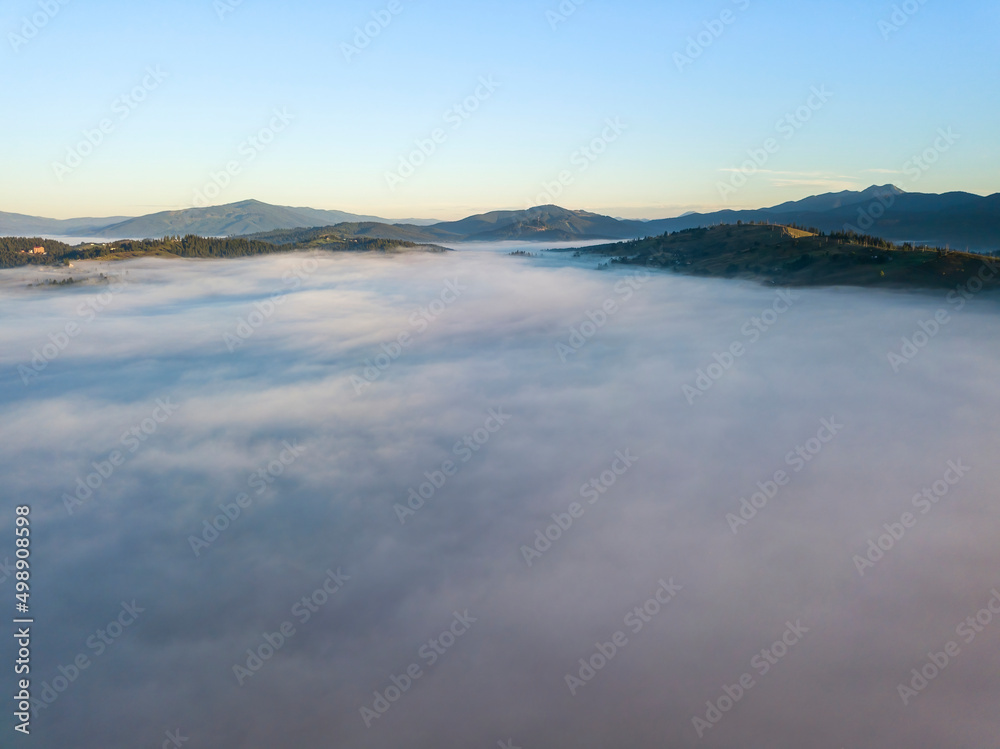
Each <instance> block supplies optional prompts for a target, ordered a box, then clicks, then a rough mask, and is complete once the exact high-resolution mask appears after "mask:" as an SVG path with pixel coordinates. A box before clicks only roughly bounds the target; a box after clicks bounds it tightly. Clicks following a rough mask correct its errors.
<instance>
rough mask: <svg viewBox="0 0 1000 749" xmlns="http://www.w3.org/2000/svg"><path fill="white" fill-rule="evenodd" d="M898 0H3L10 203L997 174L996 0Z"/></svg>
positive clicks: (5, 169) (976, 186) (130, 206)
mask: <svg viewBox="0 0 1000 749" xmlns="http://www.w3.org/2000/svg"><path fill="white" fill-rule="evenodd" d="M906 7H907V9H908V11H912V13H911V12H907V11H905V10H903V9H902V8H900V7H899V6H897V5H896V4H894V3H892V2H872V1H871V0H835V1H833V2H827V3H821V4H810V5H809V6H808V7H805V6H803V4H802V3H801V2H792V1H791V0H773V1H772V2H763V0H725V1H723V0H713V1H712V2H708V3H661V2H614V3H612V2H609V1H602V0H586V1H585V2H582V3H578V4H577V3H574V2H573V1H572V0H565V2H563V3H562V4H560V3H558V2H556V0H551V2H536V1H529V0H505V1H504V2H499V1H496V0H487V1H486V2H477V3H459V2H451V1H442V2H421V1H419V0H418V1H411V0H392V1H391V2H383V0H375V1H371V0H366V1H365V2H358V3H346V4H345V3H316V2H301V1H299V0H291V1H290V2H286V3H280V4H278V3H265V2H263V1H262V0H242V2H239V1H238V0H217V1H216V2H213V0H170V1H169V2H167V1H166V0H152V1H151V2H144V3H134V2H124V1H123V0H122V1H111V0H94V1H93V2H88V3H83V2H77V1H67V0H64V1H63V2H61V3H60V2H59V1H58V0H36V1H35V2H32V1H30V0H14V1H13V2H10V3H5V4H4V8H3V10H2V11H0V34H2V38H0V91H2V96H3V108H4V111H5V114H6V116H4V117H3V118H2V122H0V136H2V137H0V167H2V174H3V178H2V180H0V210H3V211H7V212H13V213H23V214H29V215H41V216H46V217H53V218H70V217H78V216H112V215H125V216H132V215H141V214H145V213H151V212H155V211H159V210H168V209H178V208H186V207H191V206H193V205H197V204H205V203H208V204H222V203H230V202H236V201H238V200H243V199H248V198H256V199H259V200H263V201H265V202H269V203H274V204H279V205H294V206H310V207H315V208H326V209H339V210H345V211H351V212H355V213H365V214H374V215H380V216H385V217H388V218H406V217H419V218H440V219H453V218H459V217H461V216H464V215H468V214H471V213H476V212H480V211H484V210H492V209H499V208H524V207H527V206H529V205H535V204H539V203H556V204H559V205H563V206H565V207H569V208H580V209H587V210H592V211H595V212H600V213H606V214H610V215H616V216H626V217H635V218H641V217H646V218H658V217H665V216H671V215H678V214H679V213H682V212H684V211H686V210H706V209H716V208H723V207H731V208H744V207H760V206H764V205H773V204H776V203H780V202H783V201H785V200H790V199H797V198H801V197H805V196H807V195H810V194H816V193H821V192H828V191H834V190H841V189H849V188H864V187H867V186H869V185H871V184H885V183H888V182H893V183H895V184H897V185H899V186H900V187H901V188H903V189H905V190H909V191H922V192H944V191H950V190H966V191H970V192H974V193H977V194H991V193H993V192H996V191H997V190H998V189H1000V185H998V183H1000V178H998V177H997V175H998V174H1000V146H998V144H997V139H996V137H995V134H996V132H997V131H998V125H1000V122H998V119H1000V105H998V104H997V101H996V97H995V96H993V95H992V94H991V92H992V91H993V90H994V88H995V71H996V70H997V67H998V63H1000V51H998V49H997V46H996V44H995V34H994V33H993V29H995V28H997V24H998V23H1000V9H998V7H997V5H996V3H992V2H987V1H986V0H955V1H953V2H949V3H945V2H940V1H939V0H927V1H926V2H918V1H917V0H912V1H911V3H910V4H908V5H906ZM894 9H895V10H894ZM894 13H895V16H894ZM366 29H367V30H366ZM149 71H152V73H150V72H149ZM814 91H820V92H822V96H817V95H816V94H815V93H814ZM810 105H811V106H810ZM275 112H278V113H280V115H281V116H278V115H276V114H275ZM796 112H798V113H799V114H796ZM789 115H791V117H792V120H791V122H792V123H794V126H789V124H788V123H789V120H787V119H785V118H786V117H788V116H789ZM782 120H784V121H785V123H786V124H785V125H783V126H782V125H779V123H780V122H781V121H782ZM609 122H610V123H613V125H612V126H609V124H608V123H609ZM102 124H103V129H102ZM102 130H103V131H102ZM941 131H944V132H946V133H950V134H952V135H951V137H949V138H948V139H947V144H946V146H945V147H944V148H942V147H941V144H942V143H944V141H942V140H941V136H940V135H939V133H940V132H941ZM251 139H253V140H251ZM769 139H774V142H773V143H772V146H773V147H772V148H771V149H770V150H762V149H765V148H766V144H767V143H768V142H769ZM421 149H422V150H421ZM928 149H930V150H931V155H932V156H933V158H934V161H933V164H927V167H928V168H926V169H917V170H914V169H912V159H913V158H914V157H915V156H919V155H920V154H923V153H924V152H925V151H928ZM754 153H756V154H758V155H759V154H761V153H763V154H764V155H765V158H763V159H760V158H758V159H757V163H752V162H751V164H752V169H749V168H744V164H745V162H747V159H748V158H750V155H753V154H754ZM748 154H749V155H748ZM908 166H909V167H910V168H908ZM741 168H742V169H744V171H745V172H747V173H746V174H741V175H739V176H737V177H736V179H737V180H738V181H739V182H740V184H739V186H738V189H735V190H727V189H725V188H724V187H720V184H722V185H725V184H728V185H732V184H733V183H732V181H731V180H732V179H733V177H734V175H736V172H734V171H733V170H734V169H741ZM744 178H745V179H744Z"/></svg>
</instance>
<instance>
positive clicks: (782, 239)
mask: <svg viewBox="0 0 1000 749" xmlns="http://www.w3.org/2000/svg"><path fill="white" fill-rule="evenodd" d="M575 252H577V253H578V254H579V255H580V256H584V255H596V256H603V257H610V258H611V260H609V262H615V263H624V264H632V265H645V266H649V267H658V268H665V269H669V270H672V271H675V272H678V273H684V274H687V275H697V276H717V277H721V278H743V279H748V280H753V281H758V282H760V283H765V284H768V285H781V286H838V285H839V286H887V287H900V288H955V287H956V285H960V284H965V283H967V282H969V281H970V280H971V279H974V278H978V279H980V280H981V281H982V283H979V282H978V281H977V282H975V283H976V285H977V286H979V288H982V287H983V286H988V287H998V286H1000V259H997V258H991V257H988V256H985V255H977V254H973V253H968V252H955V251H952V250H947V249H941V248H936V247H924V246H914V245H912V244H903V245H895V244H893V243H891V242H887V241H885V240H884V239H880V238H878V237H872V236H865V235H860V234H854V233H844V232H839V233H832V234H824V233H823V232H820V231H817V230H815V229H810V230H806V229H802V228H798V227H792V226H780V225H775V224H752V223H751V224H747V223H742V224H728V225H725V224H724V225H721V226H714V227H711V228H705V229H686V230H684V231H679V232H673V233H668V234H663V235H660V236H656V237H648V238H645V239H637V240H633V241H629V242H617V243H614V244H607V245H599V246H596V247H586V248H579V249H577V250H575Z"/></svg>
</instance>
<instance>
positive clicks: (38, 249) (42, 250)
mask: <svg viewBox="0 0 1000 749" xmlns="http://www.w3.org/2000/svg"><path fill="white" fill-rule="evenodd" d="M31 254H32V255H44V254H45V248H44V247H35V248H34V249H33V250H32V251H31Z"/></svg>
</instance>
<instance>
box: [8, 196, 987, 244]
mask: <svg viewBox="0 0 1000 749" xmlns="http://www.w3.org/2000/svg"><path fill="white" fill-rule="evenodd" d="M740 220H742V221H772V222H775V223H782V224H798V225H800V226H808V227H815V228H817V229H820V230H822V231H844V230H845V229H847V230H850V229H853V230H855V231H858V232H861V233H868V234H873V235H876V236H880V237H882V238H884V239H887V240H890V241H895V242H904V241H910V242H918V243H926V244H931V245H942V246H943V245H950V246H952V247H953V248H956V249H966V248H968V249H971V250H974V251H992V250H997V249H1000V193H997V194H993V195H990V196H988V197H982V196H979V195H973V194H971V193H966V192H950V193H944V194H940V195H938V194H929V193H909V192H905V191H903V190H901V189H899V188H898V187H896V186H894V185H883V186H872V187H869V188H868V189H866V190H863V191H851V190H847V191H843V192H838V193H827V194H824V195H816V196H811V197H807V198H805V199H803V200H798V201H792V202H787V203H782V204H781V205H777V206H772V207H770V208H760V209H757V210H743V211H732V210H724V211H716V212H712V213H689V214H686V215H684V216H679V217H677V218H668V219H657V220H653V221H639V220H621V219H615V218H611V217H610V216H602V215H600V214H596V213H590V212H588V211H580V210H569V209H565V208H561V207H559V206H555V205H545V206H537V207H534V208H529V209H527V210H517V211H492V212H489V213H483V214H479V215H475V216H469V217H467V218H464V219H461V220H458V221H441V222H437V221H433V220H430V219H406V220H390V219H383V218H379V217H377V216H361V215H357V214H351V213H345V212H343V211H327V210H317V209H313V208H290V207H285V206H274V205H269V204H267V203H262V202H260V201H257V200H246V201H242V202H239V203H232V204H229V205H222V206H213V207H208V208H190V209H186V210H180V211H164V212H160V213H154V214H150V215H148V216H140V217H137V218H125V217H111V218H106V219H94V218H81V219H68V220H56V219H44V218H37V217H32V216H22V215H19V214H11V213H2V212H0V234H5V235H12V234H13V235H22V236H23V235H26V234H49V235H59V236H91V237H104V238H108V239H122V238H133V239H143V238H160V237H164V236H167V235H175V234H198V235H201V236H247V235H259V234H262V233H270V232H275V231H278V230H288V229H309V228H316V227H330V226H337V227H338V229H339V230H340V231H341V233H343V234H344V235H345V236H357V237H372V238H384V239H402V240H409V241H415V242H463V241H501V240H522V241H523V240H540V241H550V242H551V241H573V240H585V239H609V240H613V239H633V238H636V237H643V236H652V235H656V234H662V233H664V232H671V231H679V230H682V229H692V228H698V227H702V226H712V225H716V224H720V223H736V222H737V221H740Z"/></svg>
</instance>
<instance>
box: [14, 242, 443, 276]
mask: <svg viewBox="0 0 1000 749" xmlns="http://www.w3.org/2000/svg"><path fill="white" fill-rule="evenodd" d="M37 246H41V247H44V248H45V254H44V255H33V254H30V252H31V250H32V249H33V248H34V247H37ZM300 249H321V250H328V251H333V252H338V251H340V252H403V251H408V250H416V249H428V250H437V249H439V248H423V247H422V246H421V245H417V244H415V243H413V242H402V241H398V240H392V239H368V238H358V239H344V238H342V237H312V238H306V239H305V241H298V240H297V239H296V240H293V241H291V242H285V243H281V244H278V243H273V242H265V241H262V240H259V239H248V238H245V237H235V238H234V237H230V238H210V237H198V236H194V235H189V236H186V237H165V238H163V239H142V240H119V241H115V242H109V243H107V244H83V245H77V246H75V247H71V246H70V245H68V244H65V243H63V242H56V241H52V240H48V239H39V238H37V237H36V238H30V239H29V238H24V237H0V268H13V267H17V266H22V265H61V264H65V263H69V262H74V261H77V260H124V259H129V258H138V257H184V258H235V257H249V256H253V255H269V254H272V253H276V252H292V251H294V250H300Z"/></svg>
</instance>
